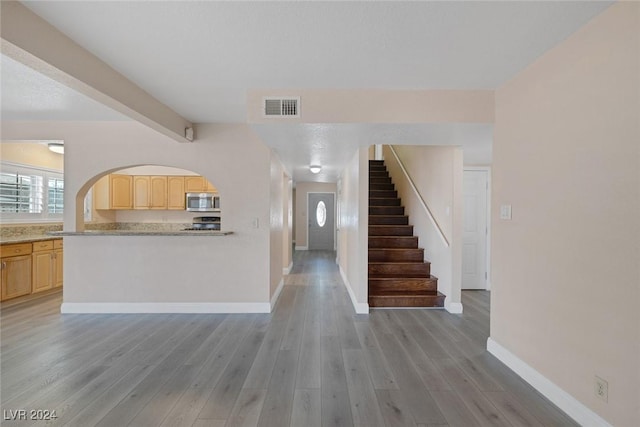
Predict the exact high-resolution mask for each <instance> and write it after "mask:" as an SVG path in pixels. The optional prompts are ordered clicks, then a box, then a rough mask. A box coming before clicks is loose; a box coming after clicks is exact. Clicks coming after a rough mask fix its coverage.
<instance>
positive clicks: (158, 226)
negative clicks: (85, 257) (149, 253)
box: [0, 222, 191, 239]
mask: <svg viewBox="0 0 640 427" xmlns="http://www.w3.org/2000/svg"><path fill="white" fill-rule="evenodd" d="M187 227H191V223H166V222H163V223H155V222H105V223H94V224H85V230H103V231H107V230H135V231H180V230H184V229H185V228H187ZM50 231H62V224H42V225H39V224H15V225H12V224H2V225H0V239H13V238H17V237H28V236H42V235H45V234H47V233H48V232H50Z"/></svg>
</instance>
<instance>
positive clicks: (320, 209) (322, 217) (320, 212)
mask: <svg viewBox="0 0 640 427" xmlns="http://www.w3.org/2000/svg"><path fill="white" fill-rule="evenodd" d="M316 222H317V223H318V225H319V226H320V227H324V224H325V223H326V222H327V207H326V206H325V204H324V202H323V201H322V200H320V201H319V202H318V206H316Z"/></svg>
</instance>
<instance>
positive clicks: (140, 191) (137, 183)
mask: <svg viewBox="0 0 640 427" xmlns="http://www.w3.org/2000/svg"><path fill="white" fill-rule="evenodd" d="M149 178H150V177H148V176H134V177H133V209H149V203H150V201H151V194H150V192H149V182H150V180H149Z"/></svg>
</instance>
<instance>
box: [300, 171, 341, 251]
mask: <svg viewBox="0 0 640 427" xmlns="http://www.w3.org/2000/svg"><path fill="white" fill-rule="evenodd" d="M336 192H337V186H336V184H335V183H323V182H298V183H296V209H295V215H296V216H295V221H296V226H295V233H296V234H295V241H296V248H298V249H306V248H307V235H308V233H309V227H308V226H307V210H309V206H308V203H309V202H308V197H307V195H308V194H309V193H336Z"/></svg>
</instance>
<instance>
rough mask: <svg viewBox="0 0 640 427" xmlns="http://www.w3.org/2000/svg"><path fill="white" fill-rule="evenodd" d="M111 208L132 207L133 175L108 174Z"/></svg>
mask: <svg viewBox="0 0 640 427" xmlns="http://www.w3.org/2000/svg"><path fill="white" fill-rule="evenodd" d="M109 180H110V182H109V183H110V187H111V188H110V190H111V209H131V208H132V207H133V194H132V193H133V191H132V187H133V184H132V183H133V177H132V176H131V175H109Z"/></svg>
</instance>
